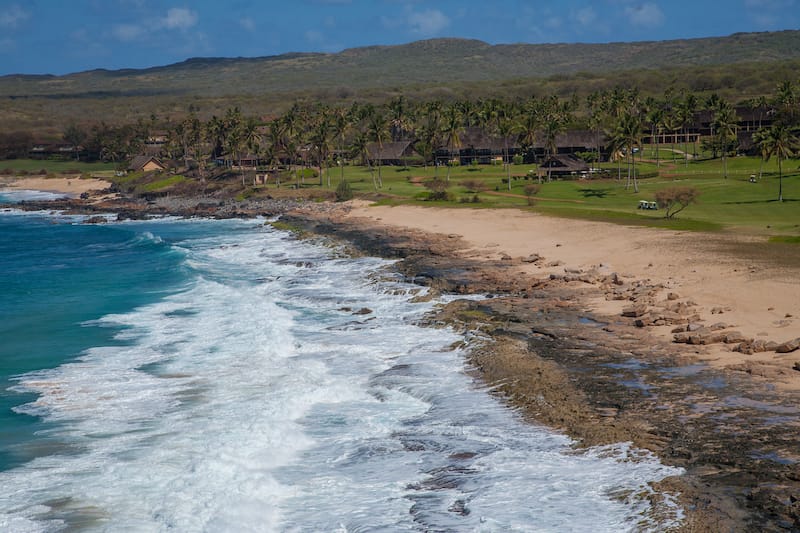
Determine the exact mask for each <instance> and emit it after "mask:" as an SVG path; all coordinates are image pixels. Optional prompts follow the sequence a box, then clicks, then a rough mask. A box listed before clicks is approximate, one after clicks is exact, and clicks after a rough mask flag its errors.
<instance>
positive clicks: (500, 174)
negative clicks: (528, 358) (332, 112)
mask: <svg viewBox="0 0 800 533" xmlns="http://www.w3.org/2000/svg"><path fill="white" fill-rule="evenodd" d="M661 148H662V151H661V155H662V156H663V155H667V154H670V152H664V151H663V146H662V147H661ZM650 155H652V154H648V153H645V154H644V156H645V161H640V160H639V158H638V157H637V162H636V170H637V174H643V175H651V176H653V175H656V174H657V177H649V178H646V179H641V180H639V192H638V193H636V192H634V191H633V188H632V187H631V188H626V181H627V167H626V166H625V165H624V164H623V165H622V166H621V179H619V180H618V179H617V168H618V165H617V164H616V163H603V164H599V165H595V166H598V167H600V168H603V169H606V170H607V171H608V172H609V175H610V178H604V179H598V178H592V179H577V178H569V179H558V180H554V181H552V182H550V183H547V182H546V179H545V182H544V183H542V184H541V187H540V190H539V192H538V194H536V196H535V197H534V201H535V205H534V206H532V207H531V206H529V205H528V200H527V198H526V196H525V187H526V186H527V185H531V184H536V183H538V179H537V177H536V166H535V165H512V166H511V169H510V173H511V175H512V180H511V190H510V191H509V189H508V184H507V182H506V181H505V178H506V170H505V169H504V168H503V167H502V166H477V167H475V166H456V167H451V169H450V184H451V185H450V188H449V190H448V192H449V193H450V200H449V201H443V202H436V205H442V206H448V207H478V208H518V209H532V210H534V211H537V212H542V213H549V214H553V215H558V216H564V217H578V218H589V219H595V220H608V221H613V222H617V223H623V224H635V225H648V226H656V227H669V228H674V229H698V230H715V229H720V228H735V229H743V230H745V231H747V232H750V233H760V234H765V235H771V236H781V237H782V238H786V237H789V238H792V237H797V236H800V168H799V167H800V162H799V161H798V160H797V159H793V160H788V161H784V163H783V198H784V201H783V202H778V201H777V199H778V164H777V161H776V160H775V159H772V160H770V161H769V162H767V163H766V164H764V165H763V173H762V178H761V180H760V181H758V182H756V183H751V182H750V181H749V178H750V176H751V175H753V174H754V175H756V176H758V175H759V170H760V167H761V160H760V159H759V158H756V157H731V158H728V161H727V164H728V178H727V179H725V178H724V177H723V164H722V160H721V159H710V157H709V156H707V155H704V157H705V158H703V159H697V160H691V161H689V162H688V164H685V162H684V161H679V162H676V163H672V162H671V161H670V160H669V159H667V158H665V159H662V161H661V164H660V165H659V166H656V164H655V162H654V161H652V160H648V158H649V156H650ZM2 168H13V169H16V170H26V171H28V172H30V171H38V170H39V169H40V168H45V169H46V170H47V171H48V172H63V171H65V170H72V169H79V170H81V171H82V172H84V173H92V172H102V171H108V170H110V169H113V165H112V164H98V163H95V164H87V163H76V162H64V161H52V162H51V161H30V160H27V161H26V160H17V161H5V162H0V169H2ZM326 172H327V171H326ZM343 172H344V177H345V179H347V180H348V182H349V183H350V185H351V187H352V189H353V191H354V193H356V194H357V195H362V196H366V197H370V198H376V199H377V200H378V201H379V202H380V203H382V204H399V203H406V204H408V203H411V204H419V205H431V203H432V202H429V201H427V200H426V198H427V196H428V189H426V188H425V187H424V186H423V183H424V182H425V181H428V180H431V179H433V178H434V176H436V175H438V177H439V178H441V179H445V177H446V175H447V169H446V168H444V167H440V168H438V169H436V168H435V167H432V166H429V167H411V168H400V167H394V166H384V167H382V168H381V177H382V180H383V187H382V188H380V189H378V190H376V189H375V187H374V186H373V175H374V176H375V178H376V179H377V169H373V171H372V172H370V170H369V169H368V168H366V167H362V166H346V167H344V169H343ZM341 175H342V169H340V168H338V167H337V168H331V169H330V177H331V180H330V181H331V189H335V188H336V186H337V185H338V184H339V181H340V176H341ZM140 178H141V176H138V175H127V176H125V177H119V178H114V181H115V182H117V183H118V184H119V185H122V186H123V188H131V189H132V188H134V187H136V186H137V185H142V186H143V187H144V189H141V188H140V189H139V190H147V191H154V190H160V189H163V188H168V187H170V186H173V185H175V184H177V183H179V182H181V181H183V180H184V178H183V177H182V176H172V177H165V178H164V179H162V180H158V179H156V180H155V181H152V182H150V183H149V184H142V183H138V181H139V179H140ZM468 181H472V182H477V183H479V184H482V187H481V188H482V189H483V190H482V191H481V192H479V193H477V195H476V193H474V192H472V191H471V190H468V189H467V188H466V187H465V186H464V183H465V182H468ZM323 182H324V183H325V187H324V188H325V189H327V182H328V179H327V173H326V174H325V175H324V179H323ZM295 184H296V179H295V177H292V178H291V179H287V177H284V178H283V180H282V187H283V188H284V189H286V188H289V187H293V186H295ZM673 186H690V187H695V188H697V189H698V190H699V191H700V197H699V201H698V202H697V203H696V204H694V205H691V206H689V207H688V208H687V209H686V210H685V211H683V212H681V213H679V214H678V216H677V219H675V220H670V221H668V220H664V218H663V212H662V211H642V210H639V209H637V205H638V203H639V200H653V199H654V197H655V193H656V191H658V190H659V189H662V188H665V187H673ZM273 187H274V186H272V185H270V186H267V187H265V188H263V189H261V191H262V192H263V193H265V194H269V191H270V190H271V189H272V188H273ZM301 187H302V188H303V189H311V190H313V189H318V188H319V178H318V177H314V176H313V175H311V173H310V172H307V175H306V177H305V179H304V180H303V183H302V184H301ZM251 192H252V191H251ZM476 196H477V198H478V199H479V202H478V203H473V199H474V198H475V197H476ZM790 242H791V239H790Z"/></svg>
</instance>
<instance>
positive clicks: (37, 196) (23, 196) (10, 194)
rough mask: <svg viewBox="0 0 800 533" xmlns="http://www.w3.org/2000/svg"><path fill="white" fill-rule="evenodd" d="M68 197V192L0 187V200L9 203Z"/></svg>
mask: <svg viewBox="0 0 800 533" xmlns="http://www.w3.org/2000/svg"><path fill="white" fill-rule="evenodd" d="M68 197H69V195H68V194H64V193H57V192H48V191H35V190H28V189H0V201H4V202H11V203H19V202H26V201H28V202H29V201H47V200H58V199H59V198H68Z"/></svg>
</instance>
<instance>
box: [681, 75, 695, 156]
mask: <svg viewBox="0 0 800 533" xmlns="http://www.w3.org/2000/svg"><path fill="white" fill-rule="evenodd" d="M697 106H698V102H697V97H696V96H695V95H694V93H691V92H689V91H682V93H681V98H680V99H679V100H678V121H679V122H680V123H681V125H682V126H683V133H684V142H685V141H686V140H687V138H688V133H689V126H690V125H691V124H692V123H693V122H694V114H695V112H697ZM684 146H685V144H684ZM692 147H693V153H692V155H693V156H694V157H697V144H696V143H695V142H693V143H692ZM684 160H685V165H686V166H688V165H689V157H688V155H687V156H686V157H685V158H684Z"/></svg>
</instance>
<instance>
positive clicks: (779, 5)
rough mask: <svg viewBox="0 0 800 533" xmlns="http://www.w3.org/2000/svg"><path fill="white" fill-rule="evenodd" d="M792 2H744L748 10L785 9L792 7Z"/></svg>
mask: <svg viewBox="0 0 800 533" xmlns="http://www.w3.org/2000/svg"><path fill="white" fill-rule="evenodd" d="M794 3H795V1H794V0H744V5H745V7H747V8H748V9H776V10H777V9H786V8H789V7H792V6H794Z"/></svg>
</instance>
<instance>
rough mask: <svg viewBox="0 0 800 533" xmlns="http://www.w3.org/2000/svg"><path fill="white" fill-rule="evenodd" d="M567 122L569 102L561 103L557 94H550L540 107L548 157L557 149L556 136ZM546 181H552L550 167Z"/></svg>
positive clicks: (543, 136)
mask: <svg viewBox="0 0 800 533" xmlns="http://www.w3.org/2000/svg"><path fill="white" fill-rule="evenodd" d="M567 122H569V103H562V102H561V101H560V100H559V98H558V97H557V96H552V97H550V98H549V99H548V100H546V101H545V102H544V107H543V109H542V121H541V126H542V138H543V140H544V147H545V150H546V152H547V155H548V157H552V156H553V155H555V153H556V152H557V151H558V145H557V144H556V138H557V137H558V135H559V134H560V133H561V132H563V131H564V130H565V129H566V127H567ZM547 181H548V182H550V181H552V167H551V166H548V167H547Z"/></svg>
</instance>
